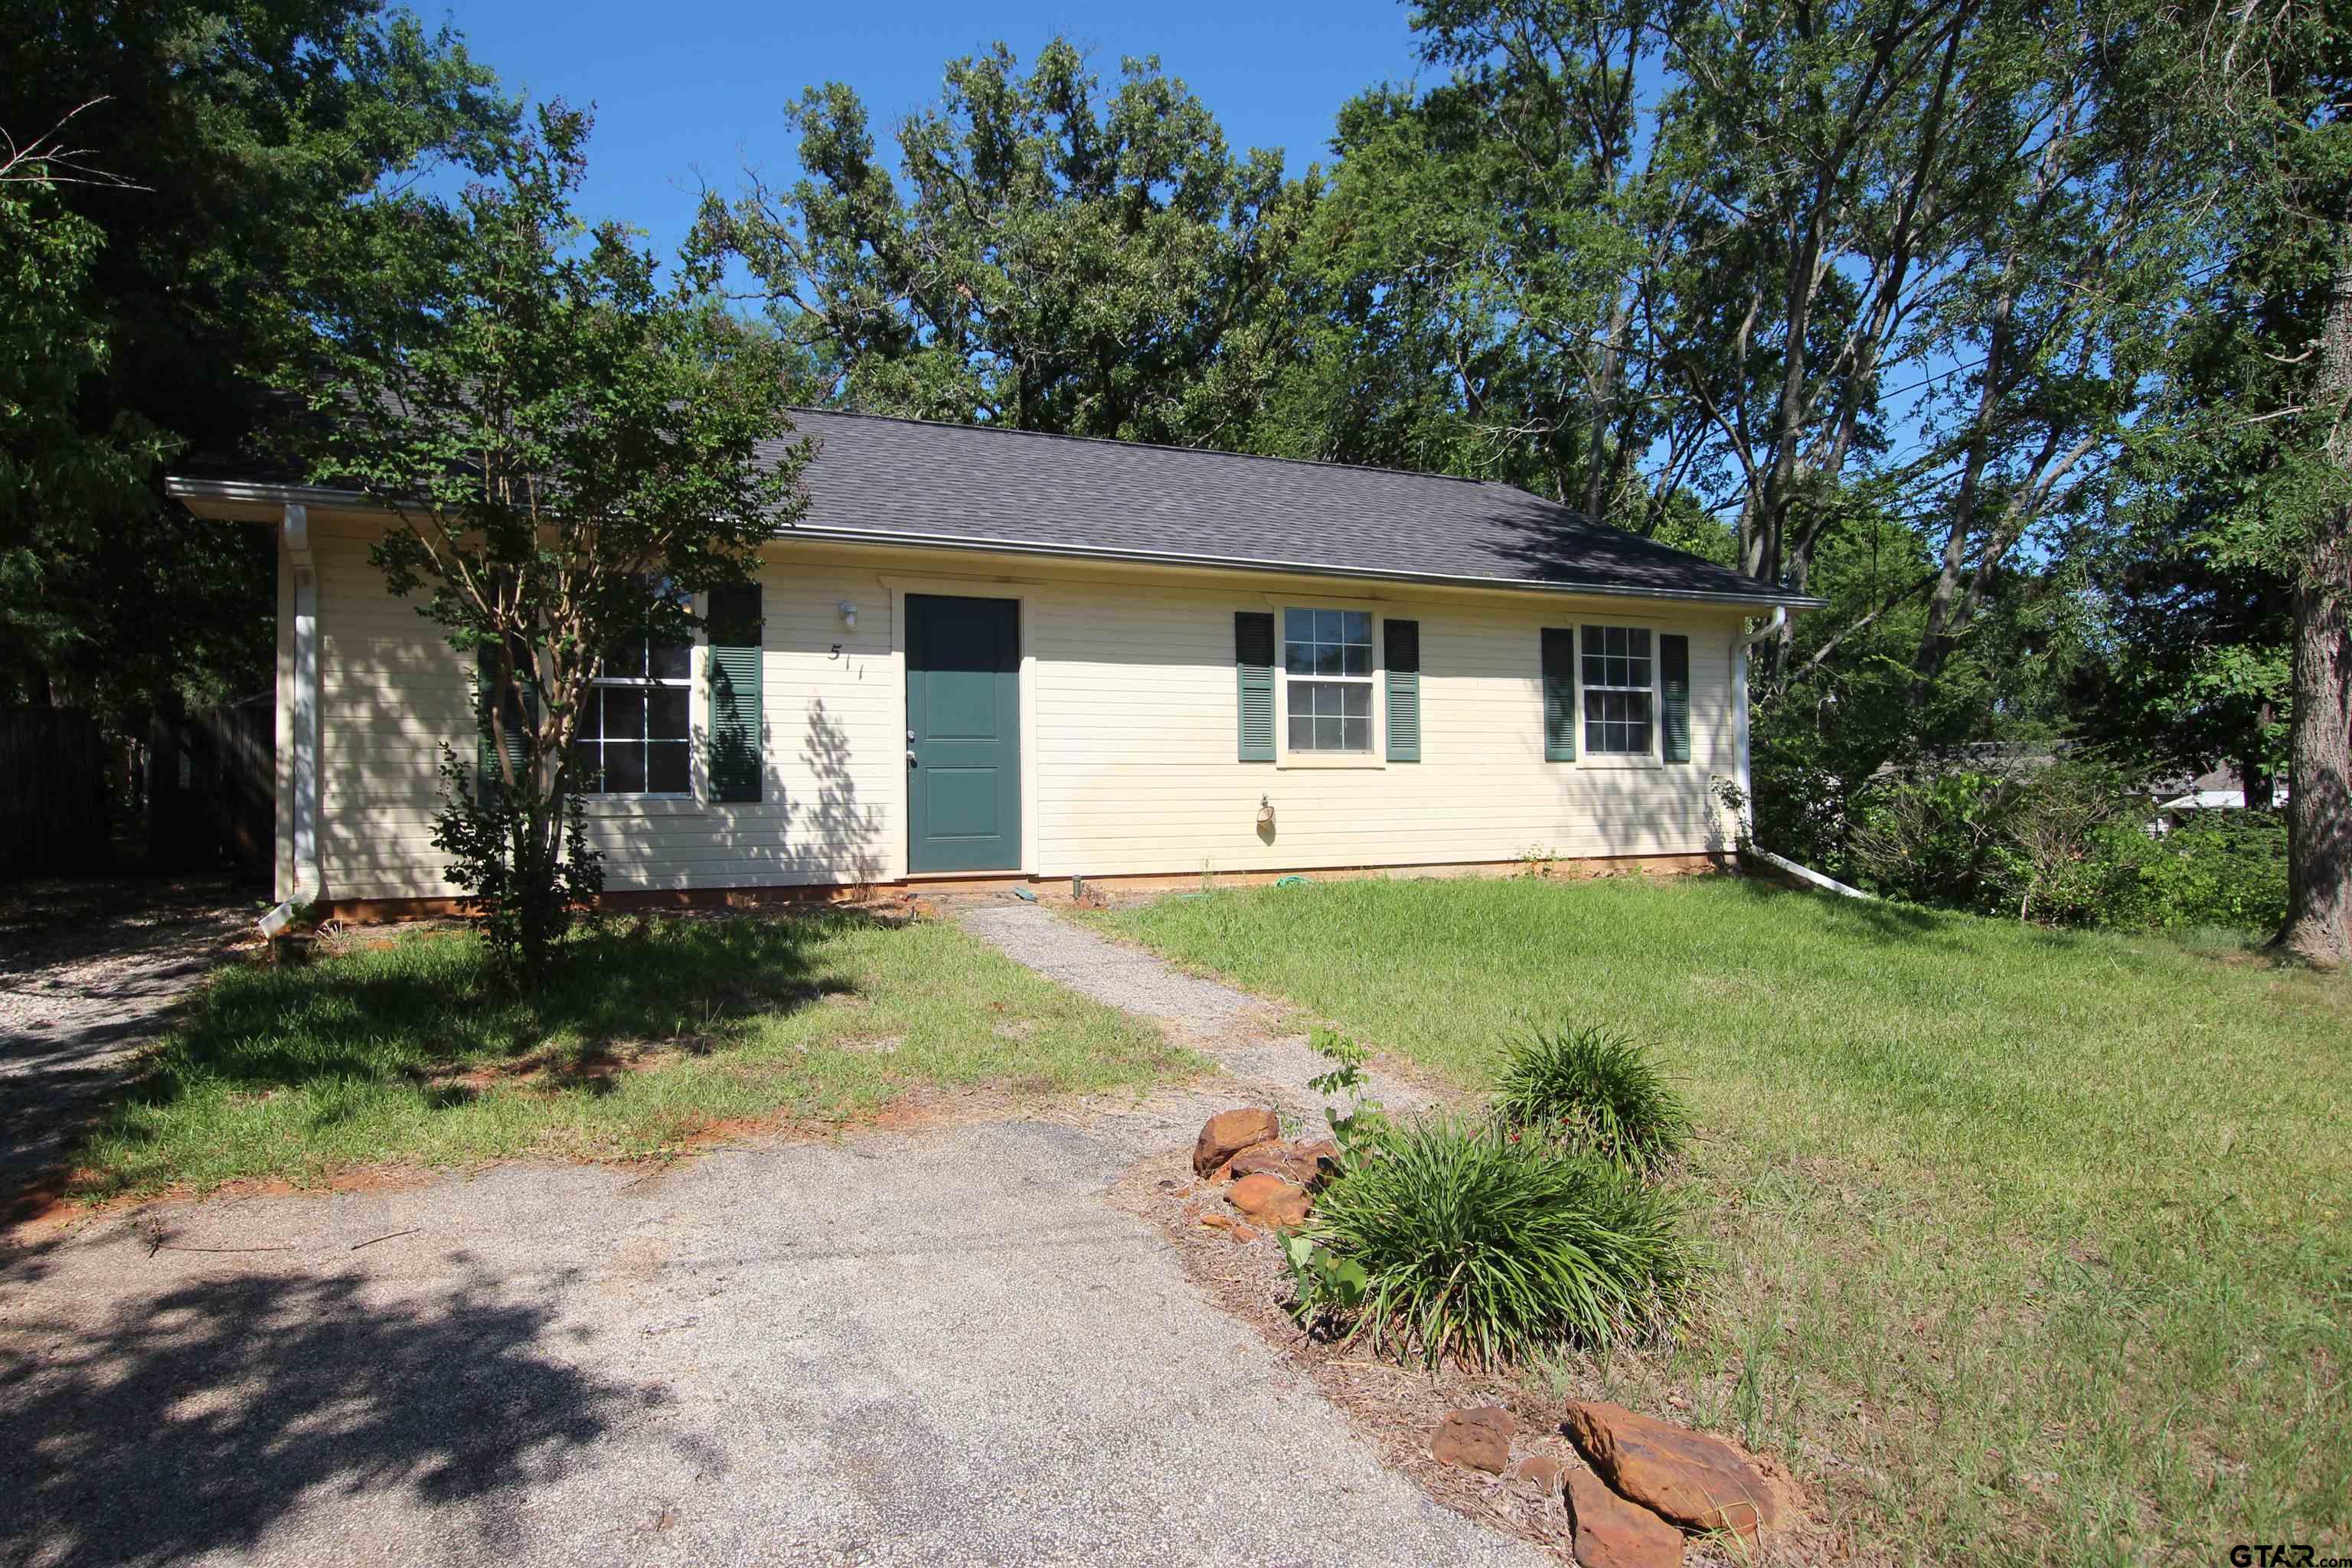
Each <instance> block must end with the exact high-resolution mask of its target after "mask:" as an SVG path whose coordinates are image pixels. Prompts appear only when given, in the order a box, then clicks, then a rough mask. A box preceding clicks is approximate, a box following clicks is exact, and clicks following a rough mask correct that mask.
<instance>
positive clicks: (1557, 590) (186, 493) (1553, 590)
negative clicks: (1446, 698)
mask: <svg viewBox="0 0 2352 1568" xmlns="http://www.w3.org/2000/svg"><path fill="white" fill-rule="evenodd" d="M164 489H165V490H166V491H167V492H168V493H170V494H172V495H173V496H176V497H178V498H179V499H181V500H209V501H226V502H228V503H230V504H232V505H247V506H254V505H272V506H274V505H280V504H284V505H300V504H307V505H310V506H318V507H334V508H339V509H346V510H379V509H378V507H377V503H376V502H374V501H373V500H369V499H368V498H367V497H366V496H365V495H363V494H362V493H361V492H359V491H357V490H340V489H327V488H324V487H322V486H318V485H278V484H256V483H248V482H247V481H245V480H241V479H186V478H183V477H179V476H173V477H172V478H170V479H166V480H165V481H164ZM772 537H773V538H775V539H778V540H786V539H811V540H822V541H824V542H829V543H841V544H868V545H884V546H887V545H898V546H901V547H911V548H915V549H921V550H964V551H983V552H990V553H1009V554H1019V555H1043V556H1048V557H1054V558H1058V559H1064V560H1075V561H1121V562H1129V563H1136V564H1139V565H1150V566H1206V567H1215V568H1218V569H1221V570H1225V571H1238V572H1278V573H1281V574H1285V575H1288V576H1315V577H1345V578H1350V579H1360V580H1363V581H1369V582H1376V583H1431V584H1444V585H1447V586H1451V587H1463V588H1499V589H1506V590H1510V591H1515V592H1518V593H1541V594H1567V595H1589V596H1591V597H1595V598H1622V599H1671V600H1675V601H1679V602H1682V603H1685V604H1698V605H1755V606H1757V607H1758V608H1759V610H1760V609H1762V608H1764V607H1766V606H1770V607H1771V608H1772V609H1773V610H1774V611H1775V612H1776V613H1777V614H1779V615H1780V618H1781V619H1782V620H1785V619H1786V618H1787V617H1786V612H1787V611H1788V609H1789V608H1790V606H1791V605H1794V606H1796V607H1797V608H1800V609H1808V608H1815V609H1817V608H1819V607H1821V606H1822V605H1823V604H1825V603H1826V602H1827V601H1825V600H1822V599H1815V598H1811V597H1808V596H1806V595H1789V594H1782V593H1777V592H1772V591H1769V590H1767V591H1764V592H1759V593H1754V594H1731V593H1713V592H1709V591H1707V590H1706V589H1698V588H1643V587H1633V586H1627V585H1624V584H1604V583H1541V582H1532V581H1529V580H1528V579H1526V578H1522V577H1481V576H1477V575H1475V574H1467V573H1452V572H1412V571H1407V570H1403V569H1402V568H1396V567H1375V566H1341V565H1331V564H1318V563H1314V562H1308V561H1279V560H1273V559H1265V558H1260V557H1256V556H1246V555H1215V554H1209V553H1205V552H1197V551H1178V550H1138V549H1134V548H1129V547H1121V546H1113V545H1092V544H1069V543H1061V542H1053V541H1049V540H1038V539H1003V538H997V537H995V536H993V535H979V534H956V533H919V532H915V531H909V530H899V529H879V528H841V527H837V526H833V525H829V524H825V523H805V522H803V523H793V524H792V525H790V526H789V527H786V528H783V529H782V530H780V531H777V532H776V533H775V534H774V535H772ZM1776 624H1777V623H1776Z"/></svg>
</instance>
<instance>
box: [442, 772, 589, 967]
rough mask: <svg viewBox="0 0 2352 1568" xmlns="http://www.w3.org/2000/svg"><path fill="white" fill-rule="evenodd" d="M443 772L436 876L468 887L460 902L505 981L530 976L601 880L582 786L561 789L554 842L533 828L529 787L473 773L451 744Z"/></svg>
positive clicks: (542, 964) (544, 961)
mask: <svg viewBox="0 0 2352 1568" xmlns="http://www.w3.org/2000/svg"><path fill="white" fill-rule="evenodd" d="M439 771H440V773H441V809H440V810H439V811H437V812H436V813H435V814H434V816H433V847H435V848H436V849H438V850H440V851H441V852H442V853H443V854H445V855H446V856H447V857H449V866H448V869H447V870H446V871H444V872H443V873H442V879H443V880H445V881H446V882H448V883H449V884H450V885H451V886H453V887H457V888H461V889H465V895H466V896H465V898H464V900H462V901H463V902H464V904H465V906H466V907H467V909H469V910H472V911H473V912H474V913H475V914H477V915H478V916H479V917H481V919H480V931H481V934H482V940H483V942H485V943H487V944H488V947H489V950H490V967H491V968H492V970H493V971H494V972H495V973H498V974H499V976H500V978H502V979H504V980H505V981H507V982H508V983H509V984H522V985H530V984H536V983H537V982H538V981H540V980H541V979H542V978H543V977H544V976H545V974H546V973H547V968H548V963H549V957H550V955H551V953H552V952H554V951H555V944H556V943H557V942H561V941H562V940H563V933H564V932H565V931H570V930H571V929H572V914H573V912H574V911H575V910H578V909H580V908H582V907H583V906H585V905H586V904H587V903H588V902H589V901H590V900H593V899H594V898H595V896H596V895H597V894H598V893H600V892H602V891H604V852H603V851H602V850H600V849H595V848H593V847H590V845H589V843H588V824H587V822H586V820H585V817H584V816H583V812H582V810H581V805H580V794H579V791H578V790H577V789H569V790H567V791H566V792H565V794H564V795H563V796H562V800H561V801H560V803H559V809H560V810H561V812H562V840H561V844H560V847H559V846H551V845H549V844H548V843H547V842H546V840H545V838H544V837H543V836H542V835H541V834H540V833H539V832H538V831H537V825H536V824H535V822H534V821H533V819H532V806H533V804H534V801H533V798H532V797H531V796H530V794H529V792H527V791H522V790H512V789H508V788H507V787H505V785H503V784H500V783H499V781H497V780H496V779H488V778H486V779H482V780H475V779H473V778H471V777H470V776H469V775H470V774H471V773H472V770H471V769H469V768H468V767H467V765H466V764H465V763H463V762H461V761H459V760H458V757H457V752H454V751H452V750H451V749H450V748H449V747H447V746H444V747H442V748H441V766H440V770H439ZM551 848H553V849H555V850H556V853H554V854H553V855H552V856H551V855H549V854H548V853H547V851H548V850H549V849H551Z"/></svg>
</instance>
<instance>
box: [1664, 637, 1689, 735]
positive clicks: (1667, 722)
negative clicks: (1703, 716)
mask: <svg viewBox="0 0 2352 1568" xmlns="http://www.w3.org/2000/svg"><path fill="white" fill-rule="evenodd" d="M1658 743H1659V745H1660V746H1661V747H1662V748H1664V750H1663V752H1662V754H1663V755H1664V758H1665V760H1666V761H1668V762H1670V763H1686V762H1689V761H1690V638H1688V637H1671V636H1664V637H1659V638H1658Z"/></svg>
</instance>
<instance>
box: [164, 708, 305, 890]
mask: <svg viewBox="0 0 2352 1568" xmlns="http://www.w3.org/2000/svg"><path fill="white" fill-rule="evenodd" d="M277 740H278V735H277V713H276V710H274V709H273V708H272V707H271V705H270V703H269V701H268V700H267V699H260V700H253V701H248V702H241V703H238V704H236V706H235V707H230V708H214V709H210V710H206V711H205V712H202V713H191V714H188V715H187V716H186V717H184V718H183V719H180V720H178V721H167V720H164V719H162V718H158V719H157V720H156V721H155V724H154V727H153V730H152V734H151V736H150V739H149V745H150V748H151V751H150V753H149V754H150V757H151V759H152V765H151V768H150V771H149V773H148V789H147V812H148V843H149V846H150V848H149V851H148V858H149V859H150V861H151V862H152V864H153V865H154V866H156V867H157V868H159V869H161V868H183V869H189V870H200V869H204V868H209V867H214V866H219V865H222V864H227V865H231V866H244V867H248V868H250V867H261V866H267V865H268V864H269V862H270V850H271V835H272V833H273V831H274V826H273V825H274V821H275V815H274V814H275V808H276V797H277V787H276V773H275V770H274V768H273V766H272V763H273V759H274V757H275V756H276V747H277Z"/></svg>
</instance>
